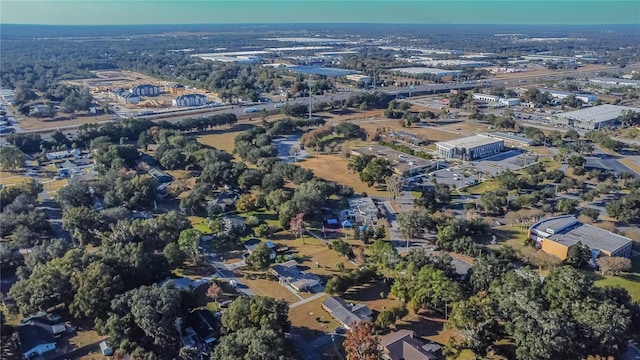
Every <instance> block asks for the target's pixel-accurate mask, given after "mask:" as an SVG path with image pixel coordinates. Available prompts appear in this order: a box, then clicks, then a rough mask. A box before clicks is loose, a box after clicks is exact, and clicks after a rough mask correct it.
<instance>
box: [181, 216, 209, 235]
mask: <svg viewBox="0 0 640 360" xmlns="http://www.w3.org/2000/svg"><path fill="white" fill-rule="evenodd" d="M187 219H189V221H190V222H191V226H192V227H193V228H194V229H196V230H198V231H200V232H201V233H203V234H211V229H210V228H209V225H208V224H207V219H205V218H203V217H200V216H188V217H187Z"/></svg>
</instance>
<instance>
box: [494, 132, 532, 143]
mask: <svg viewBox="0 0 640 360" xmlns="http://www.w3.org/2000/svg"><path fill="white" fill-rule="evenodd" d="M482 135H484V136H488V137H491V138H494V139H500V140H504V141H505V142H508V143H512V144H513V145H516V146H531V145H534V144H535V142H534V141H533V140H531V139H529V138H528V137H526V136H520V135H514V134H507V133H503V132H493V133H483V134H482Z"/></svg>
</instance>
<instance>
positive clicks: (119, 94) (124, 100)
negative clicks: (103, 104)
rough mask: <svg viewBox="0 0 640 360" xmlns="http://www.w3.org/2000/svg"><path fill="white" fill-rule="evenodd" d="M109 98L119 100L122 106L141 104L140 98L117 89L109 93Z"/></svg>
mask: <svg viewBox="0 0 640 360" xmlns="http://www.w3.org/2000/svg"><path fill="white" fill-rule="evenodd" d="M109 97H110V98H111V99H113V100H118V103H120V104H123V105H125V104H134V105H135V104H137V103H139V102H140V96H138V95H135V94H132V93H130V92H128V91H126V90H124V89H121V88H117V89H113V90H111V91H109Z"/></svg>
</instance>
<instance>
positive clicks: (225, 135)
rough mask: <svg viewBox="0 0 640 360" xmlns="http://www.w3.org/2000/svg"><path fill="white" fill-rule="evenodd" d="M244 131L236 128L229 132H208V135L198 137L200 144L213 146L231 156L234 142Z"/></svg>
mask: <svg viewBox="0 0 640 360" xmlns="http://www.w3.org/2000/svg"><path fill="white" fill-rule="evenodd" d="M242 131H244V130H235V128H231V129H228V130H214V131H210V132H208V133H207V134H206V135H200V136H198V142H199V143H201V144H205V145H209V146H213V147H215V148H216V149H220V150H224V151H226V152H228V153H230V154H231V153H233V146H234V144H233V140H234V139H235V137H236V136H237V135H239V134H240V133H241V132H242Z"/></svg>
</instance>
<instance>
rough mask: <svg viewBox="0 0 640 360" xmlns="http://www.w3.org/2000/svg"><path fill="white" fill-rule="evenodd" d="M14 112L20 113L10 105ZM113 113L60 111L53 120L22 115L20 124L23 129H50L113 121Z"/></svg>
mask: <svg viewBox="0 0 640 360" xmlns="http://www.w3.org/2000/svg"><path fill="white" fill-rule="evenodd" d="M9 109H10V110H12V111H13V113H14V114H15V113H18V112H17V111H16V110H15V109H13V108H11V107H9ZM113 118H114V115H113V114H100V115H98V116H94V115H93V114H89V113H76V114H72V115H67V114H64V113H58V116H56V117H55V118H54V119H53V120H50V119H48V118H47V119H44V120H46V121H43V119H38V118H34V117H30V116H23V115H21V116H20V119H21V120H19V125H20V127H21V128H22V129H23V130H39V129H49V128H56V127H63V126H73V125H82V124H90V123H97V122H107V121H113Z"/></svg>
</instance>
